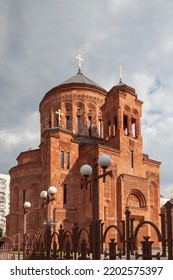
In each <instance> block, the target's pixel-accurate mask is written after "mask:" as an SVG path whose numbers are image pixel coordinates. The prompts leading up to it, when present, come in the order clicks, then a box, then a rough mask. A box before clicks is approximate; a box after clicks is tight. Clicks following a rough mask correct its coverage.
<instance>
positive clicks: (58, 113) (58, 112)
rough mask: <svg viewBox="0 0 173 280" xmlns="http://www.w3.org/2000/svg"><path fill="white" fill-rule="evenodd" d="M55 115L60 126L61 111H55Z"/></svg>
mask: <svg viewBox="0 0 173 280" xmlns="http://www.w3.org/2000/svg"><path fill="white" fill-rule="evenodd" d="M56 114H57V115H58V125H59V126H60V125H61V116H62V115H63V113H61V109H58V111H56Z"/></svg>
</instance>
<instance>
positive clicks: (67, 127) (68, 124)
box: [66, 116, 70, 130]
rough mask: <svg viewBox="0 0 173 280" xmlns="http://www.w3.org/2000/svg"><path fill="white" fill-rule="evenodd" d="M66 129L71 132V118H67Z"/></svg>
mask: <svg viewBox="0 0 173 280" xmlns="http://www.w3.org/2000/svg"><path fill="white" fill-rule="evenodd" d="M66 129H68V130H70V116H66Z"/></svg>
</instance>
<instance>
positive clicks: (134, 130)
mask: <svg viewBox="0 0 173 280" xmlns="http://www.w3.org/2000/svg"><path fill="white" fill-rule="evenodd" d="M132 135H133V137H134V138H136V120H135V119H132Z"/></svg>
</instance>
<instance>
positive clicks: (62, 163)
mask: <svg viewBox="0 0 173 280" xmlns="http://www.w3.org/2000/svg"><path fill="white" fill-rule="evenodd" d="M61 168H64V152H63V151H61Z"/></svg>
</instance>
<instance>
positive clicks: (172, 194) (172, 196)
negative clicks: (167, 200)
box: [171, 191, 173, 199]
mask: <svg viewBox="0 0 173 280" xmlns="http://www.w3.org/2000/svg"><path fill="white" fill-rule="evenodd" d="M172 198H173V191H171V199H172Z"/></svg>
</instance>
